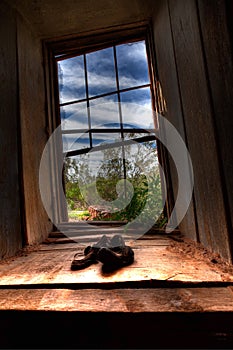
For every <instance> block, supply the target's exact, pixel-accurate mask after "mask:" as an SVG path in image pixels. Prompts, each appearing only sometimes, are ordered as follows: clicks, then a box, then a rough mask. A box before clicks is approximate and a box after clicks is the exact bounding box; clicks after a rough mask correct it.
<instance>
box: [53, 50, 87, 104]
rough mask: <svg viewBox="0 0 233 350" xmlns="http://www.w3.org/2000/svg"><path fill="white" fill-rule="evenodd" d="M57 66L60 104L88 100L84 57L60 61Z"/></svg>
mask: <svg viewBox="0 0 233 350" xmlns="http://www.w3.org/2000/svg"><path fill="white" fill-rule="evenodd" d="M57 64H58V82H59V97H60V103H65V102H70V101H74V100H81V99H84V98H86V88H85V73H84V61H83V56H77V57H73V58H69V59H67V60H63V61H59V62H58V63H57Z"/></svg>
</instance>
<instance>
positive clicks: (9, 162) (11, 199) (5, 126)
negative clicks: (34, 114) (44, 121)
mask: <svg viewBox="0 0 233 350" xmlns="http://www.w3.org/2000/svg"><path fill="white" fill-rule="evenodd" d="M0 42H1V45H0V53H1V55H0V57H1V58H0V59H1V64H0V80H1V84H0V101H1V103H0V116H1V128H0V164H1V167H0V203H1V204H0V258H3V257H6V256H9V255H13V254H14V253H15V252H16V251H17V250H18V249H20V248H21V247H22V237H21V218H20V192H21V187H20V176H19V153H20V152H19V132H18V131H19V130H18V127H19V111H18V91H17V89H18V78H17V51H16V17H15V12H14V11H12V9H11V8H10V7H9V6H7V5H6V4H5V3H4V2H0Z"/></svg>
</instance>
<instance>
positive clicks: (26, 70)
mask: <svg viewBox="0 0 233 350" xmlns="http://www.w3.org/2000/svg"><path fill="white" fill-rule="evenodd" d="M17 39H18V41H17V47H18V74H19V99H20V105H19V109H20V120H21V139H22V172H23V174H22V175H23V188H24V215H25V236H26V241H27V243H29V244H32V243H37V242H41V241H42V240H43V239H44V238H46V237H47V236H48V232H50V231H51V229H52V224H51V222H50V221H49V219H48V216H47V214H46V212H45V210H44V207H43V204H42V201H41V196H40V190H39V166H40V160H41V155H42V152H43V149H44V146H45V144H46V142H47V138H48V136H47V133H46V111H45V108H46V106H45V95H46V93H45V81H44V71H43V59H42V43H41V41H40V40H39V39H38V38H37V37H36V35H35V34H34V33H33V32H32V31H31V28H30V27H29V26H28V24H27V23H25V21H24V20H23V18H22V17H21V16H20V15H19V14H18V15H17Z"/></svg>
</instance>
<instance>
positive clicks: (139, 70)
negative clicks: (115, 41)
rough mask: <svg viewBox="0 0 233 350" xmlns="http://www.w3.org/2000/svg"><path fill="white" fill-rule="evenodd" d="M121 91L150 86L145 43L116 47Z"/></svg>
mask: <svg viewBox="0 0 233 350" xmlns="http://www.w3.org/2000/svg"><path fill="white" fill-rule="evenodd" d="M116 53H117V66H118V75H119V85H120V89H126V88H129V87H133V86H139V85H143V84H149V74H148V63H147V54H146V45H145V42H144V41H139V42H136V43H131V44H123V45H118V46H116Z"/></svg>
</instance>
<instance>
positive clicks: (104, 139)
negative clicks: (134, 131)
mask: <svg viewBox="0 0 233 350" xmlns="http://www.w3.org/2000/svg"><path fill="white" fill-rule="evenodd" d="M119 141H121V135H120V133H115V132H114V133H108V134H107V133H92V143H93V146H100V145H103V144H104V145H105V144H106V143H108V144H114V143H115V142H119ZM118 147H119V146H118Z"/></svg>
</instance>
